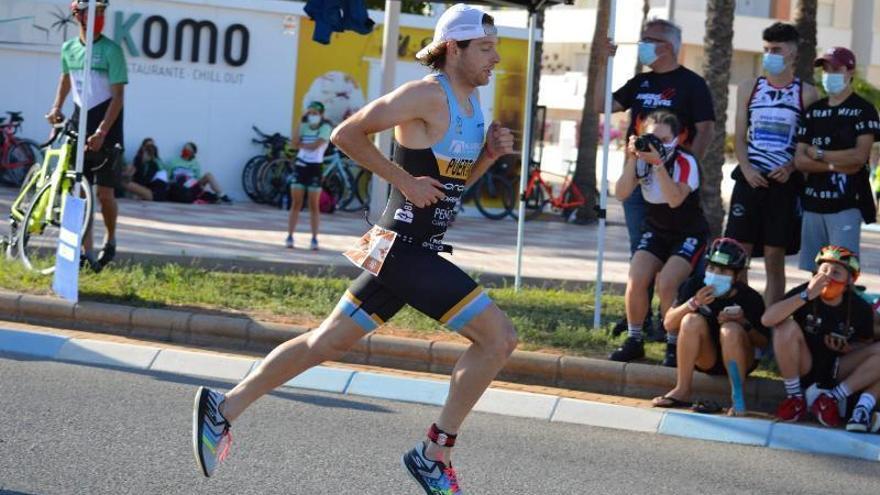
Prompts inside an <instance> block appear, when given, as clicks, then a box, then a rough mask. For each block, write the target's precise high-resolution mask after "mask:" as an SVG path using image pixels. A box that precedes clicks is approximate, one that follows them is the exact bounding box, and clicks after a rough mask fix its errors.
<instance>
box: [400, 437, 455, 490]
mask: <svg viewBox="0 0 880 495" xmlns="http://www.w3.org/2000/svg"><path fill="white" fill-rule="evenodd" d="M425 447H426V446H425V443H424V442H422V443H419V444H417V445H416V446H415V448H413V449H412V450H410V451H409V452H407V453H406V454H404V455H403V466H404V467H405V468H406V470H407V471H409V474H410V475H412V477H413V478H415V480H416V482H417V483H418V484H419V486H421V487H422V489H423V490H425V493H426V494H427V495H463V494H464V492H462V491H461V489H460V488H459V487H458V478H457V477H456V475H455V469H453V468H452V465H451V464H450V465H449V466H447V465H446V464H444V463H442V462H440V461H432V460H430V459H428V458H427V457H425Z"/></svg>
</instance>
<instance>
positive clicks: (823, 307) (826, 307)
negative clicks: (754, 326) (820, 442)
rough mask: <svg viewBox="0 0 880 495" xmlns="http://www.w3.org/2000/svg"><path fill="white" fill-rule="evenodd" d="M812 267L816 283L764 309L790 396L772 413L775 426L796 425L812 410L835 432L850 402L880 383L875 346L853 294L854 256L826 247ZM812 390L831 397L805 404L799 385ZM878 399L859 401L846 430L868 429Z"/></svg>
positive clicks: (866, 312) (867, 312)
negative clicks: (776, 420) (813, 387)
mask: <svg viewBox="0 0 880 495" xmlns="http://www.w3.org/2000/svg"><path fill="white" fill-rule="evenodd" d="M815 266H816V273H815V275H813V278H811V279H810V281H809V282H808V283H805V284H801V285H799V286H798V287H795V288H794V289H792V290H790V291H789V292H788V293H787V294H786V295H785V296H784V298H783V299H782V300H781V301H779V302H777V303H776V304H774V305H772V306H770V307H769V308H767V311H766V312H765V313H764V316H763V317H762V318H761V321H762V323H763V324H764V325H765V326H768V327H773V350H774V351H775V354H776V361H777V363H778V364H779V373H780V374H781V375H782V378H783V380H784V381H785V391H786V394H787V397H786V399H785V400H784V401H783V402H782V404H780V406H779V409H778V410H777V413H776V414H777V416H778V417H779V419H780V420H782V421H790V422H794V421H800V420H801V419H804V418H805V417H806V414H807V408H808V406H809V409H810V412H811V413H812V414H813V415H814V416H815V417H816V419H818V420H819V422H820V423H822V424H823V425H825V426H831V427H835V426H838V425H839V424H840V423H841V416H843V413H844V412H845V411H844V409H845V408H844V406H845V405H846V402H847V399H848V397H849V396H850V395H852V394H853V393H855V392H860V391H863V390H866V389H867V388H868V387H870V386H871V385H874V384H875V383H877V382H878V381H880V347H878V346H877V345H876V344H872V342H873V337H874V316H873V311H872V309H871V306H870V305H869V304H868V303H867V302H866V301H865V300H863V299H862V298H861V297H859V296H858V294H856V293H855V292H854V291H853V284H854V283H855V281H856V279H857V278H858V276H859V271H860V268H859V259H858V256H856V255H855V253H853V252H852V251H850V250H849V249H847V248H845V247H841V246H825V247H823V248H822V249H821V250H820V252H819V255H818V256H817V257H816V260H815ZM838 382H839V383H838ZM812 383H816V384H817V386H818V387H819V388H822V389H831V388H832V387H833V390H830V391H827V392H823V393H821V394H820V395H819V396H818V397H817V398H816V399H815V400H814V401H813V403H812V405H808V404H807V400H806V398H805V397H804V392H803V389H802V388H801V386H802V385H810V384H812ZM835 383H838V384H837V385H836V386H834V384H835ZM876 399H877V398H876V397H874V396H872V395H870V394H867V393H863V394H862V396H861V397H860V398H859V402H858V405H857V406H856V411H854V412H853V417H852V420H853V421H851V422H852V423H854V424H853V426H852V427H849V425H848V429H850V430H851V431H865V430H866V429H867V424H868V421H869V418H870V412H871V410H873V408H874V406H875V402H876ZM860 408H861V409H860Z"/></svg>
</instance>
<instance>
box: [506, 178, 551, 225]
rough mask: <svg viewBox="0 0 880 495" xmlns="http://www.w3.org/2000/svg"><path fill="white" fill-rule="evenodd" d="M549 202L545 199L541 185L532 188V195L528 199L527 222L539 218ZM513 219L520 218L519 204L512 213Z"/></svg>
mask: <svg viewBox="0 0 880 495" xmlns="http://www.w3.org/2000/svg"><path fill="white" fill-rule="evenodd" d="M546 204H547V200H546V199H544V190H543V189H542V188H541V186H540V185H539V184H535V185H534V187H532V191H531V193H529V195H528V196H527V197H526V220H532V219H533V218H537V217H539V216H540V215H541V213H542V212H543V211H544V206H545V205H546ZM510 214H511V216H513V218H519V203H517V204H516V206H515V207H514V208H513V209H512V210H511V212H510Z"/></svg>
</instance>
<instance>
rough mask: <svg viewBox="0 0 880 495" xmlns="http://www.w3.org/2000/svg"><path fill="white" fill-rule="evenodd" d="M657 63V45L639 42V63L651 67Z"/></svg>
mask: <svg viewBox="0 0 880 495" xmlns="http://www.w3.org/2000/svg"><path fill="white" fill-rule="evenodd" d="M656 61H657V43H651V42H650V41H639V62H641V63H642V64H643V65H651V64H653V63H654V62H656Z"/></svg>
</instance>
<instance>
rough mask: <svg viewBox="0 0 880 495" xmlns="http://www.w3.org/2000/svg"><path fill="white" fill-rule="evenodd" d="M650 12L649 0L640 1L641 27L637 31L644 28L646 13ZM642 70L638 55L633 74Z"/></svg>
mask: <svg viewBox="0 0 880 495" xmlns="http://www.w3.org/2000/svg"><path fill="white" fill-rule="evenodd" d="M650 13H651V0H643V1H642V28H641V29H639V32H640V33H641V32H642V31H644V30H645V24H646V23H647V22H648V14H650ZM641 72H642V61H641V60H639V57H636V71H635V74H641Z"/></svg>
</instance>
